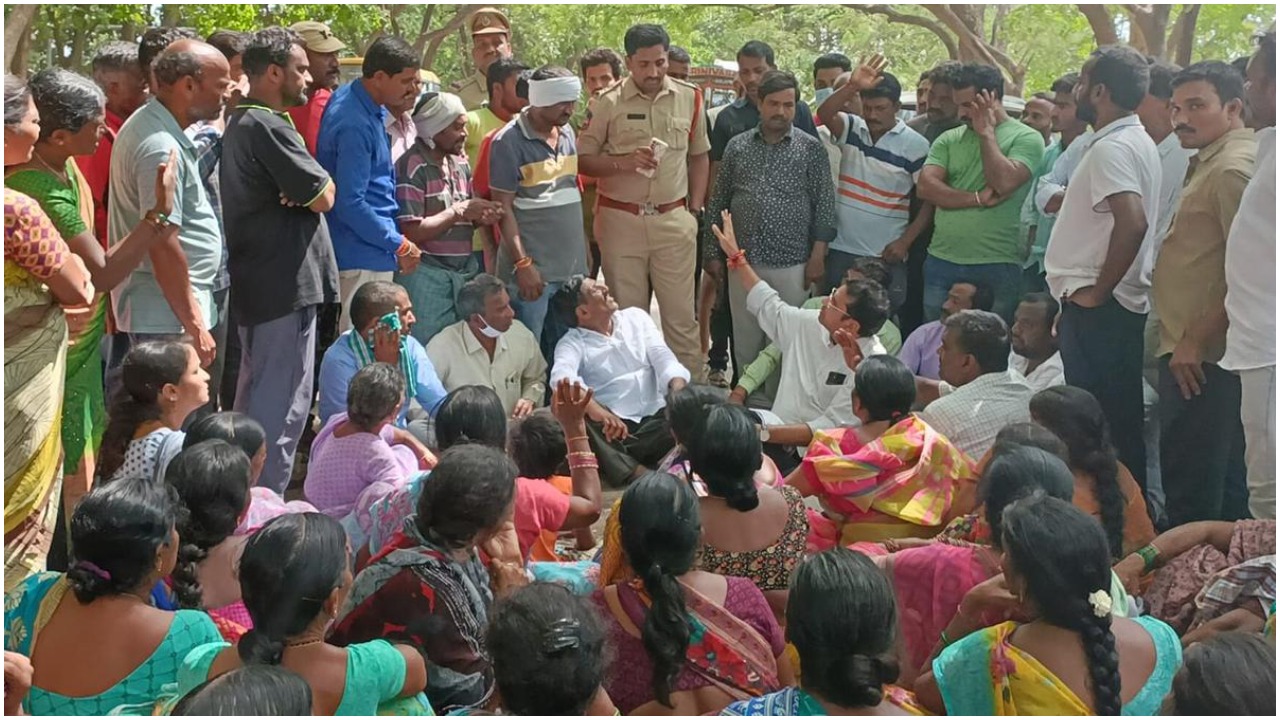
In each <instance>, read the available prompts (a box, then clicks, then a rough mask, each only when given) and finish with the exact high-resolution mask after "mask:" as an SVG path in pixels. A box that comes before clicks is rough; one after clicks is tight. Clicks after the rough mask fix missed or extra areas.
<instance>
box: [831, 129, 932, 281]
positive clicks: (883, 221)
mask: <svg viewBox="0 0 1280 720" xmlns="http://www.w3.org/2000/svg"><path fill="white" fill-rule="evenodd" d="M841 116H842V117H843V118H844V122H845V133H844V136H843V137H841V138H839V139H838V140H837V139H835V138H833V139H832V142H836V143H837V144H838V145H839V147H840V174H839V177H838V178H837V179H836V229H837V232H836V239H835V242H833V243H832V244H831V247H832V249H834V250H839V251H841V252H846V253H850V254H853V255H873V256H879V255H880V252H881V251H883V250H884V248H885V246H886V245H888V244H889V243H891V242H893V241H894V240H897V239H898V238H899V237H902V233H903V232H904V231H906V229H907V223H908V222H909V221H910V215H911V191H912V190H913V189H915V186H916V180H918V179H919V177H920V169H921V168H922V167H924V161H925V158H927V157H928V156H929V141H928V140H925V139H924V136H923V135H921V134H920V133H918V132H916V131H915V130H912V129H911V128H909V127H907V125H906V123H904V122H902V120H898V122H897V124H895V125H894V126H893V128H892V129H890V130H889V131H888V132H886V133H885V134H884V135H881V136H880V139H879V140H878V141H874V142H873V141H872V140H871V131H870V130H868V129H867V123H866V121H864V120H863V119H862V118H860V117H858V116H857V115H851V114H849V113H841Z"/></svg>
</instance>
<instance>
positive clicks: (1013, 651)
mask: <svg viewBox="0 0 1280 720" xmlns="http://www.w3.org/2000/svg"><path fill="white" fill-rule="evenodd" d="M1001 538H1002V542H1001V546H1002V548H1003V549H1004V555H1003V557H1002V560H1001V564H1002V565H1003V567H1004V574H1003V575H1000V576H996V578H993V579H992V580H990V581H988V582H986V583H983V585H982V586H980V588H981V591H980V592H979V588H975V589H974V591H971V592H970V593H969V594H968V595H966V596H965V599H964V601H962V603H961V605H960V611H959V613H958V615H957V620H956V621H955V622H953V623H952V624H951V625H950V626H949V627H948V628H947V629H948V630H949V631H952V633H954V634H952V635H951V636H950V637H948V633H944V634H943V638H942V641H943V643H944V649H943V650H942V651H941V653H940V654H939V655H938V656H937V658H935V659H934V661H933V663H932V670H931V672H926V673H925V674H924V675H922V676H921V677H920V678H919V679H918V680H917V681H916V684H915V689H916V695H917V697H918V698H919V699H920V702H921V703H922V704H923V705H924V706H925V707H927V708H929V710H931V711H932V712H935V713H946V714H950V715H1120V714H1122V713H1123V714H1125V715H1153V714H1156V713H1157V712H1158V711H1159V709H1160V704H1161V701H1162V700H1163V698H1164V696H1165V695H1166V694H1167V693H1168V692H1169V687H1170V684H1171V683H1172V681H1173V675H1174V673H1175V672H1176V671H1177V669H1178V667H1179V665H1181V663H1182V646H1181V645H1180V644H1179V642H1178V636H1177V634H1176V633H1174V631H1173V628H1170V627H1169V626H1168V625H1165V624H1164V623H1162V622H1160V621H1159V620H1156V619H1155V618H1151V617H1140V618H1137V619H1134V620H1129V619H1126V618H1116V617H1113V616H1112V614H1111V605H1112V600H1111V595H1110V594H1109V592H1108V588H1109V587H1110V586H1111V567H1110V566H1111V558H1110V550H1109V546H1108V544H1107V538H1106V534H1105V533H1104V532H1103V530H1102V526H1101V525H1099V524H1098V522H1097V521H1096V520H1094V519H1093V518H1091V517H1089V516H1088V515H1086V514H1085V513H1084V512H1082V511H1081V510H1080V509H1079V508H1077V507H1075V506H1074V505H1072V504H1071V503H1069V502H1067V501H1065V500H1059V499H1057V498H1052V497H1045V496H1043V495H1040V494H1036V495H1033V496H1031V497H1029V498H1024V499H1022V500H1019V501H1017V502H1016V503H1014V504H1013V505H1011V506H1010V507H1009V508H1007V509H1006V510H1005V512H1004V517H1003V522H1002V523H1001ZM999 606H1003V607H1006V608H1016V609H1017V610H1018V611H1019V614H1021V615H1023V616H1025V617H1029V618H1032V620H1030V621H1029V622H1025V623H1019V622H1016V621H1009V622H1004V623H1000V624H998V625H995V626H993V627H989V628H986V629H981V628H980V625H979V624H978V622H976V619H977V618H978V617H980V615H981V613H982V612H983V611H984V610H986V609H989V608H992V607H999ZM965 630H968V632H965Z"/></svg>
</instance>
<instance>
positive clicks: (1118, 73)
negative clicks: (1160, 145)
mask: <svg viewBox="0 0 1280 720" xmlns="http://www.w3.org/2000/svg"><path fill="white" fill-rule="evenodd" d="M1149 77H1150V71H1149V69H1148V67H1147V61H1146V59H1144V58H1143V57H1142V55H1141V54H1139V53H1138V52H1137V51H1136V50H1134V49H1132V48H1129V47H1125V46H1121V45H1111V46H1108V47H1104V48H1101V49H1099V50H1095V51H1094V52H1093V54H1092V55H1090V57H1089V59H1088V61H1086V62H1085V64H1084V67H1083V68H1081V70H1080V79H1079V81H1078V82H1077V83H1076V86H1075V99H1076V115H1077V116H1079V117H1080V119H1082V120H1085V121H1086V122H1088V123H1089V124H1090V125H1092V126H1093V130H1094V135H1093V138H1092V139H1091V140H1090V141H1089V144H1088V146H1087V147H1088V151H1087V152H1086V153H1085V155H1084V158H1083V159H1082V160H1081V161H1080V165H1079V167H1077V168H1076V171H1075V173H1074V174H1073V175H1072V176H1071V183H1070V184H1069V185H1067V191H1066V194H1065V195H1064V196H1063V199H1062V207H1061V209H1060V210H1059V213H1058V221H1057V222H1056V223H1055V224H1054V226H1053V232H1052V234H1051V235H1050V236H1049V247H1048V249H1047V250H1046V251H1045V258H1044V265H1045V274H1046V278H1045V279H1046V281H1047V282H1048V284H1049V288H1050V291H1051V292H1052V293H1053V296H1054V297H1055V298H1058V300H1059V301H1060V302H1061V303H1062V311H1061V314H1060V320H1059V323H1058V341H1059V343H1060V346H1061V350H1060V352H1061V353H1062V367H1063V371H1064V374H1065V377H1066V380H1067V384H1068V385H1074V386H1076V387H1079V388H1083V389H1085V390H1088V391H1089V392H1091V393H1093V396H1094V397H1096V398H1097V399H1098V403H1099V404H1101V405H1102V411H1103V413H1104V414H1105V415H1106V417H1107V424H1108V426H1109V427H1110V428H1111V439H1112V442H1113V443H1114V445H1115V447H1116V454H1117V455H1118V456H1119V459H1120V461H1121V462H1123V463H1124V464H1125V467H1127V468H1129V472H1131V473H1133V476H1134V479H1135V480H1137V481H1138V484H1139V485H1140V486H1142V487H1143V489H1144V490H1145V488H1146V475H1147V472H1146V467H1147V463H1146V446H1145V443H1144V439H1143V434H1142V416H1143V399H1142V335H1143V332H1142V330H1143V324H1144V323H1145V322H1146V313H1147V305H1148V303H1147V294H1148V289H1149V286H1150V285H1149V281H1148V280H1146V279H1145V278H1144V276H1143V273H1142V268H1143V264H1144V262H1145V260H1146V256H1147V253H1149V252H1150V250H1151V247H1152V243H1153V242H1154V234H1155V225H1156V223H1155V219H1156V217H1157V215H1158V213H1159V205H1160V155H1159V153H1157V152H1156V145H1155V143H1154V142H1152V141H1151V136H1149V135H1148V134H1147V132H1146V130H1144V129H1143V127H1142V123H1141V122H1139V120H1138V116H1137V115H1135V114H1134V110H1135V109H1136V108H1137V107H1138V104H1139V103H1141V102H1142V98H1143V97H1145V96H1146V93H1147V83H1148V80H1149ZM1077 142H1079V140H1077Z"/></svg>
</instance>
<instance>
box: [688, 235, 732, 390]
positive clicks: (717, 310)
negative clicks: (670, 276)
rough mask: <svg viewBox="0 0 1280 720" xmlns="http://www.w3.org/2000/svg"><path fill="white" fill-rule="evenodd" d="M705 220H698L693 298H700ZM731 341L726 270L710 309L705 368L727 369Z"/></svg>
mask: <svg viewBox="0 0 1280 720" xmlns="http://www.w3.org/2000/svg"><path fill="white" fill-rule="evenodd" d="M705 223H706V220H705V219H704V218H699V220H698V257H697V260H696V261H695V262H696V267H695V268H694V273H693V278H694V280H693V296H694V297H695V298H698V297H701V296H702V294H701V291H700V290H699V287H698V285H699V283H700V282H702V270H703V267H704V265H705V263H704V262H703V259H702V255H703V252H704V249H705V247H706V246H705V244H704V243H705V237H704V233H703V228H704V227H705ZM732 339H733V315H731V314H730V313H729V272H728V269H727V268H726V270H725V272H724V277H723V278H721V280H720V287H718V288H716V305H715V307H713V308H712V309H711V349H710V350H709V351H708V352H707V366H708V367H710V368H711V369H712V370H719V371H721V372H724V371H727V370H728V369H729V343H730V342H731V341H732ZM737 379H738V363H736V362H735V363H734V364H733V377H732V379H731V383H733V382H737Z"/></svg>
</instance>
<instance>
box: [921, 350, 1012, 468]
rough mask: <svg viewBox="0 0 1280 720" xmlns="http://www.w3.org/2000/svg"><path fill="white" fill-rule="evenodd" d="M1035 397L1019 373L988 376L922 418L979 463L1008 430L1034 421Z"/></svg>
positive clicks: (937, 402)
mask: <svg viewBox="0 0 1280 720" xmlns="http://www.w3.org/2000/svg"><path fill="white" fill-rule="evenodd" d="M1034 394H1035V391H1034V390H1032V389H1031V386H1030V385H1028V384H1027V381H1026V380H1024V379H1023V378H1022V374H1021V373H1019V372H1018V371H1017V370H1012V369H1010V370H1006V371H1004V372H992V373H987V374H986V375H980V376H978V377H977V378H976V379H974V380H973V382H970V383H969V384H967V385H962V386H960V387H958V388H956V389H955V390H952V391H951V392H950V393H947V394H946V395H944V396H943V397H940V398H938V399H937V400H934V401H933V402H931V403H929V405H928V407H926V408H925V409H924V410H923V411H921V413H920V418H921V419H922V420H924V421H925V422H926V423H928V424H929V426H930V427H932V428H933V429H934V430H937V431H938V432H940V433H942V434H943V435H944V436H946V438H947V439H948V440H950V441H951V444H953V445H955V446H956V447H958V448H960V449H961V450H963V451H964V452H965V454H967V455H968V456H969V457H970V458H972V459H974V460H978V459H980V458H982V456H983V455H986V454H987V451H988V450H990V449H991V446H992V445H994V444H995V442H996V434H997V433H999V432H1000V431H1001V430H1002V429H1004V426H1006V425H1009V424H1010V423H1016V422H1027V421H1029V420H1030V419H1031V411H1030V409H1029V406H1030V404H1031V396H1032V395H1034Z"/></svg>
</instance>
